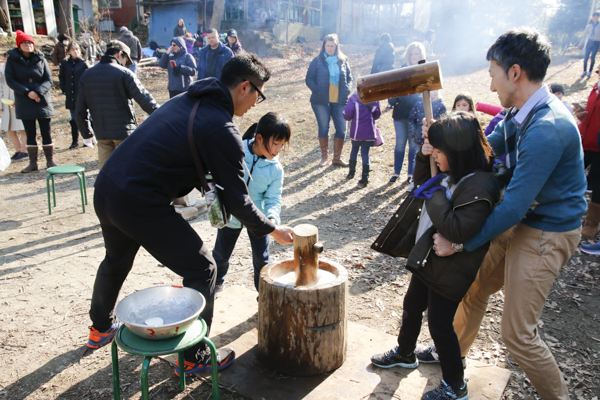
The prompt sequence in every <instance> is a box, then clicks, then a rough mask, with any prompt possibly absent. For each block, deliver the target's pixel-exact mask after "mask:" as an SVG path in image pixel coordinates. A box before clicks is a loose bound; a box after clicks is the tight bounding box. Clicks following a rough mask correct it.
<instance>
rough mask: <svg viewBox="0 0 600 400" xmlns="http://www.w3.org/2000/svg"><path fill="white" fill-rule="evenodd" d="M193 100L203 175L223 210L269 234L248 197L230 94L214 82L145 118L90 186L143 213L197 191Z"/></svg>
mask: <svg viewBox="0 0 600 400" xmlns="http://www.w3.org/2000/svg"><path fill="white" fill-rule="evenodd" d="M94 68H95V67H94ZM92 69H93V68H92ZM197 100H201V103H200V107H199V108H198V110H197V112H196V117H195V120H194V125H193V135H194V140H195V144H196V146H195V147H196V148H195V149H194V151H197V152H198V155H199V156H200V159H201V162H202V164H203V166H204V171H205V172H206V173H210V174H212V177H213V179H214V182H215V183H216V184H217V185H219V186H221V187H222V188H223V193H224V196H222V197H221V200H222V201H223V204H224V205H225V208H226V209H227V211H229V212H230V213H231V214H232V215H233V216H235V217H236V218H237V219H238V220H240V221H241V222H242V223H243V224H244V226H245V227H246V228H248V229H249V230H250V231H251V232H252V233H254V234H255V235H256V236H263V235H266V234H268V233H271V232H272V231H273V230H274V229H275V224H274V223H273V222H271V221H269V220H268V219H267V218H266V217H265V216H264V215H263V214H262V213H261V212H260V211H258V209H257V208H256V206H255V205H254V203H253V201H252V199H250V196H249V195H248V187H247V186H246V181H245V180H244V167H243V162H244V146H243V144H242V136H241V135H240V132H239V130H238V128H237V125H236V124H235V123H234V122H233V120H232V118H233V100H232V98H231V93H230V92H229V90H228V89H227V87H226V86H225V85H224V84H223V83H221V82H220V81H219V80H217V79H215V78H208V79H204V80H201V81H198V82H194V83H193V84H192V85H190V87H189V89H188V91H187V92H186V93H184V94H182V95H180V96H177V97H174V98H172V99H171V100H169V101H167V102H166V103H165V104H164V105H163V106H162V107H161V108H160V109H159V110H158V111H156V112H155V113H154V114H152V115H151V116H150V117H148V118H147V119H146V120H145V121H144V122H143V123H142V125H141V126H140V127H139V128H138V129H137V130H136V131H135V132H134V133H133V134H132V135H131V136H130V137H129V138H128V139H127V140H126V141H124V142H123V144H121V145H120V146H119V147H117V148H116V149H115V152H114V153H113V154H112V155H111V156H110V158H109V159H108V161H107V162H106V164H105V165H104V167H102V170H101V171H100V174H99V175H98V179H97V180H96V184H95V185H94V186H95V188H96V193H101V194H102V195H103V196H105V197H107V199H108V200H109V201H111V202H126V203H128V204H134V205H135V206H136V207H138V209H139V212H140V213H142V215H144V214H143V213H152V212H154V211H153V210H157V212H162V210H164V207H161V206H168V205H169V203H170V202H171V201H172V200H173V199H174V198H176V197H182V196H185V195H186V194H188V193H189V192H190V191H191V190H192V189H193V188H194V187H196V188H200V187H201V184H200V179H199V177H198V173H197V171H196V167H195V165H194V160H193V158H192V153H191V149H190V145H189V142H188V137H187V133H188V120H189V117H190V112H191V111H192V107H193V106H194V104H195V103H196V101H197ZM94 124H96V120H94ZM172 210H173V208H172V207H171V211H170V212H173V211H172Z"/></svg>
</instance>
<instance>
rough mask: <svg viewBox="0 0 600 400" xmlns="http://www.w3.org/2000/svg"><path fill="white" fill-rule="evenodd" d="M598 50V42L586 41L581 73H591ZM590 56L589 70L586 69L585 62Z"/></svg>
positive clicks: (599, 42)
mask: <svg viewBox="0 0 600 400" xmlns="http://www.w3.org/2000/svg"><path fill="white" fill-rule="evenodd" d="M599 48H600V41H598V40H588V41H587V44H586V45H585V54H584V56H583V72H586V71H590V72H592V70H593V69H594V64H595V63H596V53H597V52H598V49H599ZM590 54H591V55H592V59H591V61H590V69H589V70H588V69H587V60H588V57H589V56H590Z"/></svg>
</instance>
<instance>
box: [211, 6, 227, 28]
mask: <svg viewBox="0 0 600 400" xmlns="http://www.w3.org/2000/svg"><path fill="white" fill-rule="evenodd" d="M223 12H225V0H215V1H214V3H213V13H212V17H211V18H210V25H209V28H215V29H216V30H218V31H219V30H220V29H221V20H222V19H223Z"/></svg>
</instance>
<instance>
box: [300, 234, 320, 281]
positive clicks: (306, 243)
mask: <svg viewBox="0 0 600 400" xmlns="http://www.w3.org/2000/svg"><path fill="white" fill-rule="evenodd" d="M318 240H319V230H318V229H317V227H316V226H314V225H310V224H301V225H298V226H296V227H295V228H294V271H295V272H296V286H314V285H316V284H317V271H318V269H319V253H321V252H322V251H323V245H322V244H320V243H317V241H318Z"/></svg>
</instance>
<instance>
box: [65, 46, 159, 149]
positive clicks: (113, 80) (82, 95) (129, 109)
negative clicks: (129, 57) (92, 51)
mask: <svg viewBox="0 0 600 400" xmlns="http://www.w3.org/2000/svg"><path fill="white" fill-rule="evenodd" d="M134 100H135V101H136V102H137V103H138V104H139V105H140V107H142V110H144V111H146V112H147V113H148V114H152V113H153V112H154V111H155V110H156V109H158V104H157V103H156V101H154V98H153V97H152V95H151V94H150V93H148V91H147V90H146V89H144V86H142V84H141V83H140V81H139V80H138V79H137V78H136V77H135V75H134V74H133V72H131V71H130V70H129V69H127V68H125V67H123V66H122V65H121V64H120V63H119V61H118V60H117V59H116V58H114V57H112V56H103V57H102V58H101V59H100V63H99V64H97V65H95V66H94V67H92V68H90V69H88V70H87V71H85V72H84V73H83V75H82V76H81V80H80V81H79V93H77V110H76V113H77V126H78V127H79V131H80V132H81V136H83V138H84V139H89V138H91V137H92V136H94V134H95V135H96V139H98V140H125V139H126V138H127V136H129V135H130V134H131V133H132V132H133V131H134V130H135V129H136V128H137V120H136V118H135V104H134V103H133V101H134ZM87 110H89V111H90V114H91V115H92V120H93V121H94V129H93V130H92V127H91V126H90V121H89V119H88V113H87Z"/></svg>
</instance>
